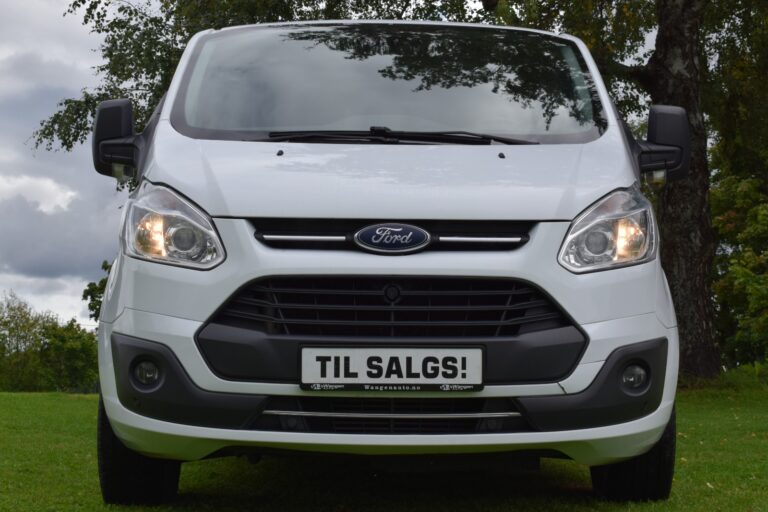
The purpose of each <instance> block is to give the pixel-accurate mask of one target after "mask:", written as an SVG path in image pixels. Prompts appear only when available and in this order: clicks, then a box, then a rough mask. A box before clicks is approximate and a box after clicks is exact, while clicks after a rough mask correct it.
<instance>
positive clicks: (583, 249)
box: [558, 185, 658, 273]
mask: <svg viewBox="0 0 768 512" xmlns="http://www.w3.org/2000/svg"><path fill="white" fill-rule="evenodd" d="M657 245H658V243H657V240H656V226H655V222H654V218H653V211H652V208H651V203H650V202H648V200H647V199H646V198H645V197H644V196H643V194H642V193H641V192H640V190H639V189H638V188H637V185H635V186H633V187H631V188H628V189H626V190H617V191H616V192H613V193H612V194H610V195H608V196H606V197H604V198H603V199H601V200H600V201H598V202H597V203H595V204H594V205H592V206H590V207H589V208H588V209H587V210H586V211H585V212H584V213H582V214H581V215H579V216H578V217H577V218H576V220H575V221H574V222H573V224H571V228H570V229H569V230H568V234H567V235H566V237H565V241H564V242H563V246H562V248H561V249H560V256H559V258H558V259H559V261H560V264H561V265H563V266H564V267H565V268H567V269H568V270H570V271H571V272H576V273H582V272H593V271H595V270H605V269H609V268H615V267H623V266H627V265H635V264H638V263H644V262H646V261H650V260H652V259H654V258H655V257H656V246H657Z"/></svg>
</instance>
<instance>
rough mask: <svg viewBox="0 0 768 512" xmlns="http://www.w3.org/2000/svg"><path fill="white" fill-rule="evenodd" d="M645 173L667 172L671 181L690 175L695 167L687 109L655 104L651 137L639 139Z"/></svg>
mask: <svg viewBox="0 0 768 512" xmlns="http://www.w3.org/2000/svg"><path fill="white" fill-rule="evenodd" d="M638 145H639V146H640V154H639V155H638V163H639V165H640V171H641V172H656V171H665V172H666V180H667V181H675V180H680V179H683V178H685V177H686V176H688V171H689V169H690V166H691V130H690V127H689V124H688V115H687V114H686V112H685V109H684V108H681V107H674V106H670V105H652V106H651V111H650V115H649V117H648V140H646V141H639V142H638Z"/></svg>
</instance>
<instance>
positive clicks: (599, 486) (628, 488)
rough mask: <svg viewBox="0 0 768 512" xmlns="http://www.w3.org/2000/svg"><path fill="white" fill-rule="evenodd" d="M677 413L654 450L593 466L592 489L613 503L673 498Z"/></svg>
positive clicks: (673, 412)
mask: <svg viewBox="0 0 768 512" xmlns="http://www.w3.org/2000/svg"><path fill="white" fill-rule="evenodd" d="M676 436H677V429H676V426H675V411H674V410H673V411H672V417H671V418H670V419H669V423H668V424H667V428H666V429H664V433H663V434H662V436H661V439H660V440H659V442H658V443H656V444H655V445H654V447H653V448H651V451H649V452H648V453H645V454H643V455H640V456H639V457H635V458H634V459H629V460H625V461H623V462H619V463H617V464H609V465H607V466H593V467H591V468H590V472H591V473H592V489H593V490H594V492H595V494H596V495H597V496H599V497H601V498H605V499H608V500H612V501H656V500H665V499H667V498H669V493H670V491H671V490H672V477H673V476H674V473H675V440H676V439H675V438H676Z"/></svg>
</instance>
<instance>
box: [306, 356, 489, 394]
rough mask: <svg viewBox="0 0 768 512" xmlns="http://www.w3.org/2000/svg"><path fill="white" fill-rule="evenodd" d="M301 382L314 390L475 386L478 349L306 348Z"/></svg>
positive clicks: (479, 372)
mask: <svg viewBox="0 0 768 512" xmlns="http://www.w3.org/2000/svg"><path fill="white" fill-rule="evenodd" d="M301 387H302V388H303V389H311V390H315V391H340V390H364V391H435V390H437V391H474V390H479V389H482V388H483V351H482V349H480V348H376V347H374V348H330V347H303V348H302V350H301Z"/></svg>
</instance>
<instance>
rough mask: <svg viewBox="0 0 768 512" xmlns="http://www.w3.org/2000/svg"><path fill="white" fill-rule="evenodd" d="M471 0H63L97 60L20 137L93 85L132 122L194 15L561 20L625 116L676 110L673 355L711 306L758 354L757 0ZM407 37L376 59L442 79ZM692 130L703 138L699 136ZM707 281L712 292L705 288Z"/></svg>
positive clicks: (69, 128) (59, 135)
mask: <svg viewBox="0 0 768 512" xmlns="http://www.w3.org/2000/svg"><path fill="white" fill-rule="evenodd" d="M481 4H482V5H481V6H479V4H478V3H477V2H465V1H461V0H258V1H255V0H218V1H215V0H133V2H131V1H128V0H74V1H73V2H72V3H71V5H70V7H69V10H68V13H69V14H70V15H79V16H82V17H83V21H84V23H85V24H86V25H87V26H89V27H90V28H91V30H93V31H94V32H96V33H98V34H101V35H102V36H103V37H104V42H103V44H102V46H101V48H100V50H101V54H102V56H103V58H104V64H103V65H101V66H99V67H98V68H97V72H98V73H99V75H100V76H101V77H102V83H101V85H100V86H99V87H97V88H96V89H94V90H91V91H83V93H82V95H81V97H80V98H72V99H67V100H64V101H62V103H60V105H59V109H58V111H57V112H56V113H54V114H53V115H52V116H51V117H50V118H48V119H46V120H44V121H42V123H41V125H40V128H39V130H38V131H37V132H36V133H35V140H36V142H37V144H38V145H41V146H44V147H47V148H53V147H62V148H64V149H67V150H69V149H71V148H72V147H73V146H74V145H76V144H78V143H80V142H83V141H84V140H85V139H86V138H87V136H88V131H89V126H90V123H91V117H90V116H91V115H92V112H93V110H94V108H95V106H96V104H97V102H98V101H100V100H102V99H106V98H109V97H128V98H131V99H132V100H133V102H134V105H135V109H136V114H137V115H136V127H137V129H139V130H140V129H141V127H142V126H143V125H144V122H145V120H146V119H147V117H148V115H149V113H150V112H151V110H152V109H153V108H154V106H155V105H156V104H157V103H158V101H159V99H160V97H161V96H162V94H163V93H164V91H165V90H166V89H167V87H168V84H169V83H170V80H171V77H172V74H173V72H174V69H175V67H176V63H177V61H178V59H179V57H180V55H181V52H182V49H183V47H184V45H185V44H186V42H187V41H188V40H189V38H190V37H191V36H192V35H193V34H194V33H196V32H197V31H200V30H203V29H207V28H221V27H225V26H230V25H240V24H250V23H263V22H273V21H288V20H311V19H341V18H390V19H406V18H410V19H429V20H450V21H470V22H495V23H500V24H508V25H516V26H523V27H532V28H539V29H546V30H554V31H557V32H567V33H571V34H574V35H576V36H578V37H580V38H581V39H583V40H584V41H585V43H586V44H587V46H588V47H589V48H590V50H591V52H592V54H593V56H594V57H595V60H596V61H597V63H598V65H599V66H600V68H601V70H602V73H603V77H604V78H605V79H606V81H607V83H608V86H609V88H610V90H611V92H612V96H613V98H614V102H615V103H616V105H617V107H618V109H619V111H620V112H621V113H622V114H623V115H624V116H625V117H631V118H634V119H636V120H637V119H642V118H643V117H644V115H645V114H644V112H645V109H646V107H647V104H648V103H649V102H650V101H653V102H663V103H672V104H678V105H681V106H684V107H686V108H687V109H688V112H689V120H690V122H691V127H692V132H693V146H694V158H693V175H692V177H691V179H689V180H686V181H685V182H679V183H675V184H673V185H672V186H670V187H668V188H667V189H665V190H664V191H663V192H662V193H661V194H660V195H659V197H658V198H657V204H658V213H659V218H660V224H661V230H662V257H663V263H664V265H665V268H666V271H667V274H668V276H669V278H670V284H671V288H672V291H673V295H674V296H675V301H676V303H677V306H678V320H679V322H680V330H681V348H682V349H683V355H684V357H683V362H684V368H683V370H684V371H688V372H689V373H696V372H699V373H700V374H705V375H712V374H713V372H716V371H717V368H718V366H719V360H718V356H717V348H716V344H715V338H714V335H713V328H712V317H714V316H715V310H716V311H717V327H718V329H719V332H720V333H721V335H722V336H723V337H724V339H725V340H726V344H725V346H726V352H727V354H728V357H729V359H730V361H731V362H738V361H746V360H754V359H761V358H764V357H765V352H766V349H765V347H766V345H767V342H766V341H765V338H766V329H767V328H768V325H766V323H768V320H767V319H766V317H767V316H768V313H766V310H767V309H768V299H766V293H768V292H766V290H768V282H766V274H767V273H766V267H767V266H768V262H767V261H766V260H767V259H768V256H766V242H765V240H766V236H768V235H766V232H765V231H766V225H768V219H767V217H768V212H767V211H766V208H768V207H766V200H767V199H768V189H766V187H767V185H766V183H768V180H766V179H765V178H766V162H768V155H766V152H767V151H768V149H766V148H768V144H766V131H767V130H768V128H767V127H768V123H766V122H765V121H766V120H767V119H766V115H767V113H766V108H767V107H766V105H768V101H766V99H767V98H766V88H765V87H763V84H762V81H763V80H764V78H765V76H768V75H767V74H766V71H767V70H768V69H767V67H766V59H768V56H767V55H766V53H767V52H766V48H767V47H768V41H767V40H766V37H767V36H766V32H768V31H767V30H766V20H768V15H767V14H768V13H767V12H766V11H767V10H768V7H767V6H766V4H765V2H764V1H763V0H709V1H705V0H675V1H672V0H600V1H598V0H579V1H576V0H546V1H531V0H483V1H482V3H481ZM333 43H334V44H345V45H347V46H348V47H349V51H351V52H357V51H364V50H365V48H364V43H365V40H364V39H361V40H354V41H336V42H333ZM419 49H420V46H419V44H418V41H417V42H415V44H414V55H413V56H412V57H413V58H412V59H410V60H409V62H408V66H402V67H400V68H397V69H392V70H390V72H392V73H393V74H395V75H397V74H398V73H399V74H407V73H416V74H417V76H420V77H421V78H422V83H423V84H424V87H429V84H430V80H443V79H446V76H445V75H446V73H449V72H450V67H449V66H448V65H446V67H445V68H444V69H443V71H444V72H443V73H442V74H441V73H434V71H435V69H436V68H435V66H434V63H433V62H430V60H429V55H428V54H424V52H421V53H422V54H421V55H418V53H419ZM489 51H492V50H489ZM447 64H450V63H447ZM403 76H405V75H403ZM409 76H410V75H409ZM488 78H489V79H492V77H488ZM705 120H706V123H705ZM708 139H711V140H712V141H713V142H714V143H713V144H712V145H711V146H710V145H708ZM708 147H710V148H711V151H710V154H709V158H707V156H708V155H707V149H708ZM710 167H711V168H712V169H713V172H712V173H711V172H710ZM711 176H712V178H711ZM710 183H711V184H712V185H713V187H714V188H713V190H712V194H711V199H712V210H713V213H711V212H710V193H709V188H710ZM713 224H714V227H715V228H716V231H715V230H713V229H712V225H713ZM715 232H716V233H717V236H718V237H719V238H718V239H717V240H716V239H715ZM716 243H717V247H718V256H717V260H716V264H715V265H714V266H713V264H712V262H713V258H714V253H715V246H716ZM713 267H714V269H713ZM713 281H714V283H715V285H714V288H715V291H716V298H717V307H716V308H715V307H713V301H712V300H710V299H711V297H712V292H711V289H712V282H713ZM92 284H93V285H94V287H93V288H90V291H89V290H86V293H85V294H84V298H86V299H88V300H89V301H90V302H89V308H90V309H91V311H92V313H94V312H98V304H99V302H100V300H101V296H100V295H99V294H98V291H99V285H100V284H101V283H92ZM102 288H103V287H102Z"/></svg>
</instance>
